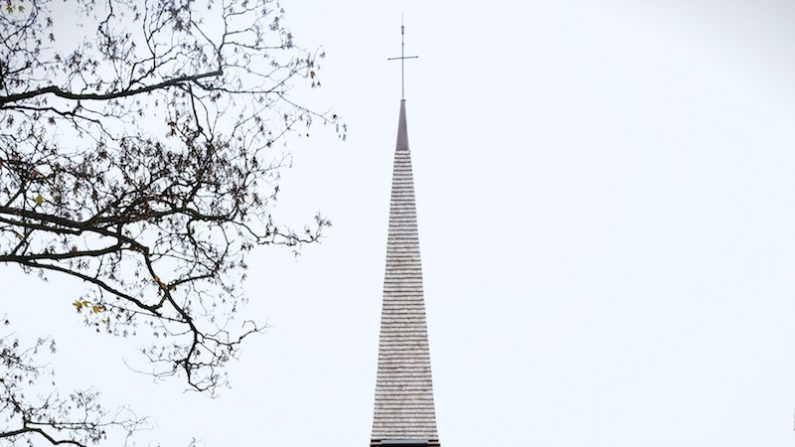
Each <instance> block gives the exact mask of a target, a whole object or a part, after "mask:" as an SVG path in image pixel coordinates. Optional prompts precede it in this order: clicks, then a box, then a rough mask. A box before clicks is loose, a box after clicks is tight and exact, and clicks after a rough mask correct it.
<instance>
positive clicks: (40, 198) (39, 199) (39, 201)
mask: <svg viewBox="0 0 795 447" xmlns="http://www.w3.org/2000/svg"><path fill="white" fill-rule="evenodd" d="M42 203H44V196H42V195H41V194H39V195H37V196H36V205H41V204H42Z"/></svg>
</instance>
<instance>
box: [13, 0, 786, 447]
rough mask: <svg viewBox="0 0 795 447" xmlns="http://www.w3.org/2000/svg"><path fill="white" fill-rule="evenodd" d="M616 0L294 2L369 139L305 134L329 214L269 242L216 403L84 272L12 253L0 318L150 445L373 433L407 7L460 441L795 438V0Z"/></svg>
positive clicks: (416, 129) (297, 21) (439, 364)
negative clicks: (135, 369)
mask: <svg viewBox="0 0 795 447" xmlns="http://www.w3.org/2000/svg"><path fill="white" fill-rule="evenodd" d="M596 3H597V2H592V1H572V0H566V1H555V2H551V1H535V0H530V1H524V2H516V1H504V0H503V1H499V0H498V1H493V2H489V3H488V4H487V3H484V2H478V3H474V2H466V1H464V2H462V1H460V0H459V1H436V2H426V1H400V2H394V1H389V2H383V1H377V2H374V1H363V0H337V1H333V2H332V1H310V0H302V1H298V0H285V1H284V2H283V5H284V7H285V9H286V10H287V19H288V23H289V25H290V27H291V28H292V30H293V31H294V34H295V37H296V40H297V42H298V43H299V44H300V45H302V46H304V47H308V48H312V47H316V46H321V45H322V46H323V47H324V48H325V49H326V52H327V55H328V56H327V58H326V59H325V62H324V65H323V67H322V71H321V73H320V76H321V81H322V83H323V88H322V89H321V90H319V91H316V92H315V91H313V96H311V97H310V99H311V101H312V102H313V103H314V104H318V105H319V106H318V108H323V107H324V106H325V105H330V106H334V108H335V109H336V110H337V111H339V112H340V113H341V114H342V115H343V116H344V117H345V119H346V121H347V122H348V124H349V126H350V133H349V138H348V140H347V141H346V142H344V143H343V142H340V141H338V140H336V139H335V137H334V135H333V132H322V131H318V132H315V135H314V136H313V138H311V139H309V140H307V141H296V142H295V144H292V145H291V148H292V150H293V151H294V154H295V163H294V167H293V168H292V169H291V170H289V171H287V172H285V173H284V180H283V183H282V194H281V196H280V200H281V203H280V204H279V206H278V208H277V210H276V212H275V214H276V216H278V217H279V218H280V219H281V220H282V221H286V222H291V223H294V224H298V225H299V226H300V225H301V224H302V223H303V222H304V221H307V220H310V219H311V217H312V216H313V215H314V213H315V211H317V210H320V211H321V212H322V213H323V214H324V215H325V216H327V217H329V218H330V219H331V220H332V221H333V223H334V227H333V228H332V229H331V231H329V232H328V235H327V237H326V238H325V239H324V241H323V243H322V244H321V245H318V246H313V247H310V248H307V249H306V250H305V251H304V253H303V254H302V255H301V256H300V257H298V258H294V257H293V256H292V255H291V254H290V252H289V251H287V250H280V249H271V248H264V249H260V250H259V251H256V252H255V253H254V254H253V255H252V262H251V268H252V275H251V279H250V280H249V281H248V283H247V284H246V289H247V291H248V294H249V295H250V297H251V298H252V302H251V304H250V305H249V307H248V308H247V309H246V310H245V317H246V318H247V319H255V320H258V321H268V322H269V323H270V324H271V326H272V328H271V329H270V330H269V331H268V332H267V333H266V334H264V335H263V336H260V337H258V338H255V339H252V340H250V342H249V343H248V345H247V346H245V347H244V348H243V355H242V358H241V360H240V361H239V362H237V363H235V364H233V365H232V366H231V368H230V380H231V383H232V388H231V389H229V390H225V391H222V394H221V396H220V397H219V398H218V399H215V400H212V399H209V398H208V397H206V396H200V395H196V394H193V393H182V389H183V386H182V383H181V382H178V381H175V380H172V381H168V382H164V383H159V384H157V385H154V384H152V380H151V378H148V377H146V376H143V375H138V374H135V373H132V372H130V370H129V369H128V367H127V366H125V361H126V362H127V363H129V364H140V363H141V360H140V358H139V357H138V356H137V355H136V353H135V348H136V344H135V343H128V344H125V343H124V342H123V341H121V340H118V339H113V338H111V337H105V336H96V335H95V334H93V333H91V331H90V330H89V329H86V328H84V327H82V325H81V324H80V321H79V319H78V318H77V317H76V316H75V315H74V310H73V309H72V308H71V306H70V305H69V303H71V301H73V300H74V298H75V297H76V296H79V295H80V293H81V291H83V290H85V289H84V286H83V285H82V284H79V283H76V282H74V281H71V280H66V279H62V278H56V277H53V278H52V280H51V281H50V282H49V283H41V282H39V281H37V280H36V279H35V277H25V276H23V275H21V274H20V273H18V272H17V270H15V269H8V268H4V269H3V270H2V271H0V275H2V276H0V277H2V278H3V282H4V283H5V284H6V285H8V284H10V288H9V287H5V290H6V292H8V291H9V290H10V294H11V296H12V297H14V299H12V300H8V299H5V300H4V307H6V306H7V304H6V303H8V302H9V301H13V303H12V304H10V307H11V308H9V309H4V310H3V311H4V313H5V312H7V313H8V315H9V316H10V317H12V318H13V319H14V320H15V322H17V323H19V324H17V326H23V325H27V326H28V327H33V328H34V330H32V331H31V332H30V335H33V336H35V335H39V334H41V333H42V332H44V333H50V334H51V335H53V336H54V337H56V338H57V339H58V340H59V348H60V349H59V352H58V354H57V355H56V357H55V359H54V362H53V363H54V365H55V367H56V370H57V373H58V377H59V380H60V381H62V382H63V383H64V384H75V385H93V386H95V387H97V388H99V389H101V390H103V393H104V395H105V397H106V400H107V402H108V403H109V404H110V405H111V406H114V405H120V404H129V405H130V406H131V407H132V408H133V409H135V410H136V412H138V413H139V414H141V415H149V416H151V417H152V418H153V420H155V421H156V422H157V428H156V429H155V430H154V431H153V432H151V433H147V434H144V436H143V437H142V439H143V440H144V441H145V442H146V440H152V442H154V441H155V440H159V441H160V442H162V444H163V445H185V444H187V441H188V440H189V439H190V438H191V437H195V438H198V439H201V440H203V441H204V444H205V445H207V446H244V445H258V446H271V445H273V446H276V445H282V446H284V445H310V444H312V445H324V446H331V447H350V446H357V445H358V446H366V445H368V442H369V436H370V427H371V422H372V409H373V392H374V388H375V372H376V361H377V348H378V328H379V317H380V300H381V287H382V281H383V270H384V259H385V250H386V231H387V217H388V206H389V187H390V181H391V167H392V156H393V150H394V145H395V136H396V129H397V117H398V108H399V99H400V69H399V66H398V65H397V64H396V63H394V62H387V61H386V58H387V57H388V56H395V55H398V54H399V51H400V40H399V39H400V35H399V25H400V14H401V12H402V13H403V14H404V15H405V23H406V30H407V41H406V45H407V46H406V49H407V52H408V53H410V54H419V55H420V59H418V60H415V61H409V62H407V65H406V73H407V80H406V96H407V115H408V129H409V141H410V146H411V150H412V157H413V163H414V169H415V171H414V177H415V182H416V192H417V207H418V218H419V227H420V240H421V247H422V255H423V268H424V275H425V293H426V295H425V296H426V305H427V308H428V321H429V336H430V344H431V357H432V363H433V370H434V386H435V397H436V408H437V413H438V414H437V419H438V425H439V434H440V438H441V442H442V445H446V446H451V447H452V446H455V447H483V446H509V445H527V446H548V447H553V446H559V447H575V446H577V447H580V446H592V447H597V446H600V447H601V446H604V447H636V446H638V445H643V446H645V447H670V446H671V445H677V446H694V447H702V446H719V447H748V446H765V447H778V446H792V445H793V444H795V432H793V414H794V413H795V175H793V173H794V172H795V150H793V149H794V148H795V82H793V79H795V3H793V2H791V1H785V0H781V1H774V0H757V1H753V2H751V1H737V0H733V1H732V0H724V1H706V0H669V1H664V2H663V1H660V2H630V1H618V0H611V1H603V2H598V3H599V5H597V4H596ZM4 294H5V293H4ZM51 303H53V304H51ZM128 342H129V341H128ZM99 357H101V358H102V362H101V364H99V365H97V366H91V365H92V361H93V360H94V359H96V358H99ZM145 442H144V443H143V444H144V445H146V444H145Z"/></svg>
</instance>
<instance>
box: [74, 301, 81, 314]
mask: <svg viewBox="0 0 795 447" xmlns="http://www.w3.org/2000/svg"><path fill="white" fill-rule="evenodd" d="M72 306H74V307H75V309H77V311H78V312H79V311H80V309H82V308H83V301H80V300H75V302H74V303H72Z"/></svg>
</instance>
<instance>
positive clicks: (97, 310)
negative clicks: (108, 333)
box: [91, 304, 105, 314]
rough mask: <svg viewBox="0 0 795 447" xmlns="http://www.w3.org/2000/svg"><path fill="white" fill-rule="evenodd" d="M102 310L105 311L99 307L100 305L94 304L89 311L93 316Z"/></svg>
mask: <svg viewBox="0 0 795 447" xmlns="http://www.w3.org/2000/svg"><path fill="white" fill-rule="evenodd" d="M103 310H105V309H103V308H102V306H100V305H97V304H94V305H93V306H91V311H92V312H94V313H95V314H98V313H100V312H102V311H103Z"/></svg>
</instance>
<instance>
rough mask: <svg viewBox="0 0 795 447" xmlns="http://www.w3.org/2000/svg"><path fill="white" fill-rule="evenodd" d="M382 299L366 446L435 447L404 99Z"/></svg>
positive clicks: (396, 150) (429, 361)
mask: <svg viewBox="0 0 795 447" xmlns="http://www.w3.org/2000/svg"><path fill="white" fill-rule="evenodd" d="M383 298H384V301H383V307H382V311H381V338H380V343H379V349H378V378H377V380H376V388H375V414H374V417H373V433H372V438H371V446H381V445H431V446H432V445H439V444H438V443H439V435H438V434H437V431H436V412H435V409H434V404H433V383H432V379H431V358H430V350H429V348H428V333H427V324H426V319H425V301H424V298H423V290H422V266H421V263H420V246H419V236H418V233H417V212H416V206H415V203H414V180H413V176H412V171H411V153H410V152H409V144H408V134H407V132H406V101H405V99H403V100H401V102H400V119H399V124H398V135H397V147H396V149H395V162H394V167H393V174H392V197H391V201H390V210H389V236H388V238H387V249H386V274H385V278H384V296H383Z"/></svg>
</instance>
